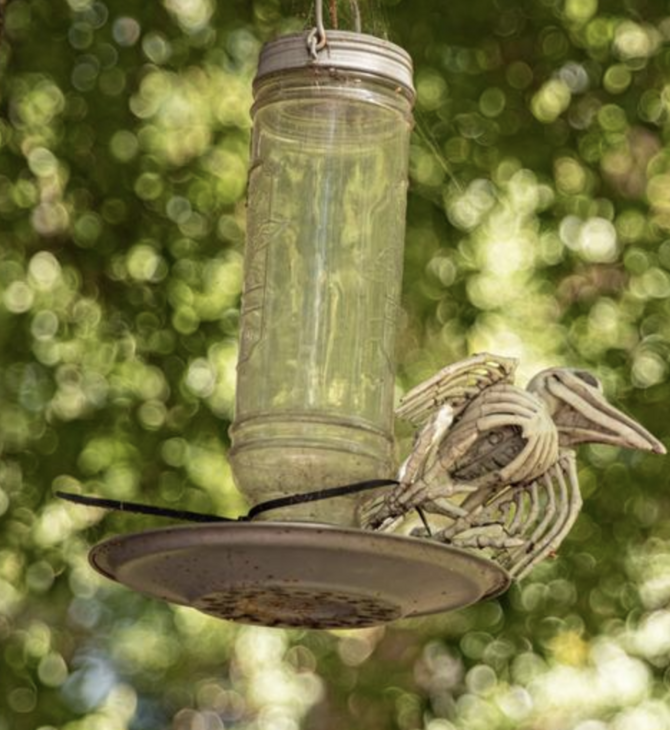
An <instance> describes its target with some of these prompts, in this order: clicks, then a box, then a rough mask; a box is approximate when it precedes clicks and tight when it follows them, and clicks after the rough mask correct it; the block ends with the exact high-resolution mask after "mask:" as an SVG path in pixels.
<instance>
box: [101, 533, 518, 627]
mask: <svg viewBox="0 0 670 730" xmlns="http://www.w3.org/2000/svg"><path fill="white" fill-rule="evenodd" d="M90 561H91V564H92V565H93V567H94V568H95V569H96V570H97V571H99V572H100V573H102V574H103V575H105V576H107V577H108V578H111V579H112V580H115V581H118V582H119V583H122V584H123V585H125V586H127V587H128V588H131V589H133V590H136V591H139V592H140V593H143V594H145V595H148V596H152V597H154V598H160V599H162V600H165V601H169V602H171V603H177V604H180V605H183V606H191V607H193V608H196V609H198V610H200V611H203V612H204V613H207V614H210V615H212V616H216V617H218V618H223V619H229V620H232V621H240V622H242V623H249V624H260V625H264V626H283V627H305V628H360V627H365V626H374V625H377V624H382V623H386V622H388V621H393V620H395V619H399V618H406V617H411V616H421V615H425V614H431V613H437V612H441V611H449V610H452V609H456V608H461V607H463V606H468V605H470V604H472V603H475V602H477V601H479V600H481V599H482V598H486V597H488V596H492V595H496V594H498V593H500V592H502V591H503V590H505V589H506V588H507V587H508V585H509V580H510V579H509V576H508V575H507V573H506V572H505V571H504V570H502V569H501V568H500V567H499V566H497V565H496V564H495V563H492V562H490V561H488V560H485V559H483V558H480V557H478V556H473V555H470V554H468V553H466V552H464V551H462V550H458V549H456V548H452V547H448V546H446V545H441V544H438V543H435V542H430V541H428V540H422V539H416V538H407V537H400V536H397V535H386V534H376V533H372V532H366V531H363V530H357V529H344V528H339V527H333V526H330V525H322V524H313V523H287V522H280V523H277V522H275V523H272V522H262V523H232V524H230V525H228V524H223V525H222V524H211V525H195V526H187V527H169V528H164V529H159V530H151V531H148V532H141V533H135V534H131V535H121V536H118V537H113V538H111V539H109V540H106V541H105V542H102V543H100V544H99V545H97V546H96V547H94V548H93V549H92V551H91V554H90Z"/></svg>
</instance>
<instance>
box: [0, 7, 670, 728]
mask: <svg viewBox="0 0 670 730" xmlns="http://www.w3.org/2000/svg"><path fill="white" fill-rule="evenodd" d="M342 6H343V7H342V9H341V11H342V15H343V17H345V18H346V11H347V3H345V2H343V3H342ZM361 7H362V10H363V16H364V26H365V29H366V30H368V31H370V32H373V33H376V34H386V35H387V36H388V37H389V38H390V39H391V40H393V41H395V42H397V43H399V44H401V45H402V46H404V47H405V48H406V49H407V50H408V51H409V52H410V53H411V54H412V56H413V59H414V62H415V71H416V75H415V78H416V85H417V90H418V102H417V109H416V119H417V126H416V132H415V134H414V137H413V142H412V152H411V183H410V193H409V206H408V228H407V250H406V259H405V278H404V285H403V286H404V291H403V297H404V298H403V316H402V323H401V331H400V338H399V347H398V383H399V386H400V387H401V388H403V389H405V388H407V387H410V386H411V385H413V384H415V383H417V382H419V381H420V380H421V379H423V378H424V377H427V376H429V375H431V374H432V373H433V372H435V371H436V370H438V369H439V368H440V367H442V366H443V365H445V364H446V363H449V362H452V361H454V360H457V359H459V358H462V357H465V356H466V355H468V354H470V353H472V352H477V351H481V350H488V351H492V352H496V353H499V354H501V355H513V356H516V357H519V358H520V360H521V374H520V382H525V380H527V379H528V378H529V377H530V376H531V375H532V374H533V373H534V372H536V371H537V370H538V369H540V368H542V367H545V366H548V365H553V364H566V365H578V366H581V367H586V368H588V369H590V370H592V371H593V372H594V373H596V374H597V375H598V376H599V377H600V378H601V379H602V381H603V383H604V384H605V389H606V391H607V393H608V396H609V397H610V399H611V400H613V401H614V402H616V403H617V405H619V406H621V407H623V408H624V409H625V410H626V411H627V412H628V413H630V414H631V415H633V416H635V417H636V418H638V419H639V420H640V421H641V422H643V423H644V425H645V426H646V427H647V428H649V429H650V430H651V431H653V432H654V433H655V434H656V435H657V436H658V437H659V438H662V439H663V438H665V439H666V440H667V437H668V431H669V425H668V403H669V402H670V398H669V396H670V393H669V388H670V386H669V384H668V352H669V350H670V317H669V314H670V235H669V230H670V152H669V148H668V134H669V132H670V126H669V109H670V46H669V45H668V39H669V38H670V8H669V7H668V4H667V3H666V2H659V1H658V0H626V1H624V0H603V1H602V2H600V3H598V2H597V0H565V2H563V1H561V0H532V1H531V0H527V1H526V2H523V1H522V0H516V1H514V2H507V1H504V0H499V1H498V2H493V0H467V1H465V0H453V1H452V2H444V0H398V1H394V0H390V1H388V2H383V1H381V0H375V2H366V3H363V2H361ZM310 12H311V8H309V7H308V6H307V3H301V2H298V1H297V0H294V1H289V2H285V3H283V4H282V3H280V2H277V1H276V0H257V1H255V2H252V0H221V1H220V2H219V3H218V4H217V3H215V1H214V0H163V2H159V1H158V0H156V1H155V2H148V3H143V4H140V3H137V2H131V1H130V0H113V1H112V0H110V1H109V2H107V3H104V2H102V1H101V0H68V2H64V1H63V0H11V2H9V3H8V4H7V5H6V18H5V28H4V34H3V40H2V43H1V45H0V730H10V729H11V730H36V729H40V730H52V729H53V728H58V729H60V728H67V730H123V729H124V728H129V729H131V730H153V729H155V728H170V729H174V730H226V729H227V728H235V729H236V730H298V729H302V728H304V729H306V730H307V729H309V730H311V729H314V730H317V729H318V730H343V729H347V730H359V729H360V730H377V729H379V730H381V729H384V730H395V729H396V728H397V729H399V730H480V729H481V730H498V729H500V730H503V729H505V730H506V729H508V728H520V729H521V730H536V729H539V728H541V729H542V730H610V729H611V730H665V729H666V728H670V699H669V697H668V686H667V685H668V681H670V674H668V666H669V664H670V609H668V607H667V606H668V601H669V600H670V521H669V515H670V511H669V508H670V505H669V503H668V473H669V472H668V468H667V462H666V461H665V460H664V459H663V458H662V457H653V456H648V455H643V454H638V453H624V452H618V451H617V450H615V449H611V448H607V447H588V448H584V449H582V450H581V452H580V459H579V463H580V482H581V485H582V491H583V494H584V497H585V506H584V510H583V513H582V515H581V516H580V518H579V520H578V522H577V524H576V526H575V528H574V529H573V531H572V533H571V535H570V537H569V539H568V540H567V541H566V542H565V544H564V545H563V547H562V548H561V550H560V552H559V555H558V556H557V557H556V559H554V560H549V561H547V562H546V563H544V564H542V565H541V566H540V567H538V568H537V569H536V570H535V571H534V572H533V573H532V574H531V575H530V576H529V577H528V578H527V579H525V580H524V581H523V582H522V583H521V584H520V585H518V586H515V587H513V588H512V589H511V590H510V591H509V592H508V593H507V594H506V595H505V596H503V597H501V598H500V599H498V600H494V601H489V602H487V603H484V604H481V605H479V606H475V607H472V608H470V609H467V610H463V611H460V612H456V613H453V614H448V615H442V616H437V617H433V618H430V619H425V620H413V621H406V622H400V623H397V624H395V625H393V626H390V627H386V628H376V629H369V630H362V631H355V632H308V631H305V632H301V631H282V630H276V629H262V628H254V627H242V626H238V625H234V624H231V623H227V622H223V621H217V620H215V619H210V618H207V617H205V616H204V615H201V614H199V613H197V612H195V611H193V610H189V609H184V608H175V607H172V606H169V605H167V604H163V603H160V602H158V601H153V600H148V599H144V598H142V597H140V596H139V595H136V594H134V593H132V592H130V591H128V590H126V589H125V588H122V587H119V586H116V585H115V584H113V583H111V582H110V581H106V580H104V579H103V578H100V577H99V576H97V574H95V573H94V572H93V571H92V570H91V568H90V567H89V566H88V563H87V551H88V548H89V547H90V545H92V544H93V543H95V542H97V541H98V540H100V539H102V538H104V537H105V536H109V535H114V534H118V533H123V532H130V531H136V530H139V529H144V528H149V527H152V526H157V525H158V524H163V523H159V522H157V521H156V520H155V519H151V518H144V517H138V516H128V515H118V514H107V513H105V512H103V511H100V510H95V509H88V508H83V507H77V506H74V505H70V504H66V503H63V502H62V501H60V500H58V499H56V498H55V497H54V492H55V490H57V489H64V490H71V491H81V492H83V493H86V494H95V495H98V496H102V497H112V498H116V499H126V500H127V499H131V500H138V501H145V502H149V503H153V504H164V505H167V506H173V507H182V508H185V509H191V510H200V511H206V512H217V513H219V514H224V515H230V516H235V515H237V514H239V513H241V512H242V511H244V503H243V500H242V498H241V497H240V496H239V494H238V493H237V492H236V490H235V488H234V486H233V484H232V480H231V477H230V470H229V467H228V465H227V460H226V452H227V449H228V448H229V441H228V437H227V427H228V425H229V421H230V419H231V416H232V406H233V396H234V383H235V359H236V351H237V325H238V307H239V296H240V286H241V276H242V269H241V261H242V251H243V242H244V228H245V204H244V195H245V187H246V166H247V155H248V144H249V130H250V117H249V107H250V104H251V80H252V78H253V74H254V70H255V64H256V60H257V56H258V52H259V49H260V45H261V44H262V42H264V41H266V40H268V39H270V38H273V37H275V36H276V35H277V34H278V33H281V32H285V31H290V30H300V29H303V28H308V27H310V26H311V19H310ZM403 443H404V445H405V446H406V442H403Z"/></svg>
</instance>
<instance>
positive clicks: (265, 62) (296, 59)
mask: <svg viewBox="0 0 670 730" xmlns="http://www.w3.org/2000/svg"><path fill="white" fill-rule="evenodd" d="M308 37H309V33H294V34H290V35H285V36H281V37H280V38H278V39H277V40H274V41H271V42H270V43H266V44H265V45H264V46H263V49H262V50H261V55H260V58H259V61H258V71H257V72H256V78H255V79H254V85H255V84H257V83H258V82H259V81H260V80H262V79H264V78H265V77H266V76H270V75H273V74H279V73H282V72H284V71H290V70H295V69H301V68H314V69H319V68H321V69H324V70H330V69H337V70H341V71H350V72H353V73H356V72H359V73H364V74H368V75H372V76H378V77H380V78H381V79H385V80H387V81H390V82H391V83H393V84H397V85H398V86H400V87H401V89H402V91H403V92H404V93H405V95H406V96H407V97H408V98H409V99H410V101H412V102H413V101H414V98H415V91H414V85H413V83H412V59H411V57H410V55H409V54H408V53H407V52H406V51H405V50H404V49H402V48H401V47H400V46H396V45H395V44H394V43H389V41H385V40H382V39H381V38H377V37H376V36H371V35H365V34H362V33H352V32H350V31H342V30H329V31H328V35H327V42H326V45H325V46H324V48H322V49H321V50H319V51H317V53H316V58H313V57H312V55H311V54H310V50H309V44H308Z"/></svg>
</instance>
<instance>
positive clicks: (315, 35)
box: [307, 0, 328, 61]
mask: <svg viewBox="0 0 670 730" xmlns="http://www.w3.org/2000/svg"><path fill="white" fill-rule="evenodd" d="M314 8H315V16H316V26H315V27H314V28H312V30H311V32H310V34H309V35H308V36H307V48H308V49H309V53H310V55H311V56H312V58H313V59H314V60H315V61H316V59H317V55H318V52H319V51H321V50H323V49H324V48H325V47H326V43H327V42H328V39H327V38H326V26H325V25H324V23H323V0H315V3H314Z"/></svg>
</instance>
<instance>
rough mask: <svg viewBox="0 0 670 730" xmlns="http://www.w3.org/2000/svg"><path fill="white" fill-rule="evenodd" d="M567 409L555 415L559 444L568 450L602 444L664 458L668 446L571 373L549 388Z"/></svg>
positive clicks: (563, 374) (566, 373)
mask: <svg viewBox="0 0 670 730" xmlns="http://www.w3.org/2000/svg"><path fill="white" fill-rule="evenodd" d="M549 390H550V392H551V393H552V395H554V396H556V397H557V398H558V399H559V401H563V403H564V404H565V406H563V407H562V408H559V410H558V411H557V412H556V414H555V415H554V417H553V418H554V423H556V425H557V427H558V432H559V437H560V441H562V442H563V443H564V444H565V445H566V446H571V445H573V444H580V443H599V444H611V445H612V446H621V447H623V448H626V449H639V450H640V451H651V452H653V453H655V454H665V453H666V449H665V446H664V445H663V444H662V443H661V442H660V441H659V440H658V439H657V438H656V437H655V436H653V435H652V434H650V433H649V431H647V429H646V428H643V427H642V426H641V425H640V424H639V423H637V421H634V420H633V419H632V418H630V417H629V416H627V415H626V414H625V413H622V412H621V411H620V410H618V409H617V408H614V406H612V405H610V404H609V403H608V402H607V401H606V400H605V397H604V396H603V394H602V393H601V392H600V390H598V389H597V388H594V387H593V386H591V385H589V384H588V383H586V382H584V381H583V380H581V379H580V378H578V377H576V376H575V375H573V374H572V373H570V372H563V373H561V375H560V378H557V379H554V380H553V381H552V383H551V385H550V386H549Z"/></svg>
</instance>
